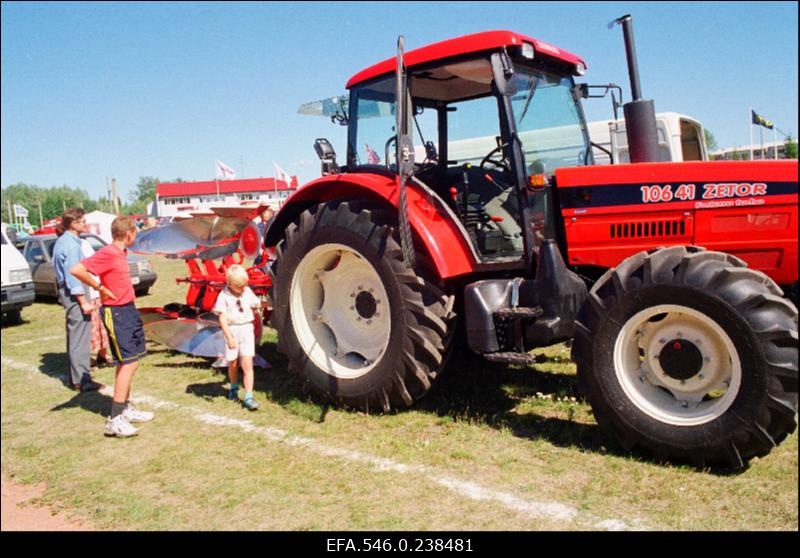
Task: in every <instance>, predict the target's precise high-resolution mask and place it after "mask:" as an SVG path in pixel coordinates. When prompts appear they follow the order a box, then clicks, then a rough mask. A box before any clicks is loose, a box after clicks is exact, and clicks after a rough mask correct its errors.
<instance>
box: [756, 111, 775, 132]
mask: <svg viewBox="0 0 800 558" xmlns="http://www.w3.org/2000/svg"><path fill="white" fill-rule="evenodd" d="M750 113H751V116H752V120H753V124H757V125H758V126H764V127H765V128H767V129H768V130H772V128H774V127H775V123H774V122H772V120H767V119H766V118H764V117H763V116H761V115H759V114H757V113H756V111H754V110H753V109H750Z"/></svg>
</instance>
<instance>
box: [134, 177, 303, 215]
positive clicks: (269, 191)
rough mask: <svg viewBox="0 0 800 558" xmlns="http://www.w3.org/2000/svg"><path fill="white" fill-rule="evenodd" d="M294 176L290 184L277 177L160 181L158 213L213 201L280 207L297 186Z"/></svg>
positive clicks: (200, 206)
mask: <svg viewBox="0 0 800 558" xmlns="http://www.w3.org/2000/svg"><path fill="white" fill-rule="evenodd" d="M291 179H292V180H291V184H287V183H286V182H285V181H280V180H275V179H274V178H243V179H240V180H201V181H198V182H159V183H158V185H157V186H156V204H157V206H158V207H157V209H158V216H159V217H174V216H175V215H176V214H178V213H181V212H188V211H199V210H203V209H206V208H208V207H209V206H211V205H227V204H241V203H266V204H269V205H270V207H272V208H273V209H276V210H277V209H278V208H279V207H281V206H282V205H283V203H284V201H286V199H287V198H288V197H289V196H290V195H291V194H292V193H294V191H295V190H296V189H297V177H296V176H292V177H291ZM150 213H151V214H152V213H153V212H152V211H151V212H150Z"/></svg>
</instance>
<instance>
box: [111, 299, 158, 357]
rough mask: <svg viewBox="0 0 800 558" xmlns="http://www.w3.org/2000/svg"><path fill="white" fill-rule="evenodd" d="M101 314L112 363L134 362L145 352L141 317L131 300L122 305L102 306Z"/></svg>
mask: <svg viewBox="0 0 800 558" xmlns="http://www.w3.org/2000/svg"><path fill="white" fill-rule="evenodd" d="M102 316H103V324H105V326H106V330H107V331H108V343H109V345H110V348H111V356H112V357H113V360H114V364H127V363H129V362H136V361H137V360H139V359H140V358H141V357H143V356H144V355H145V354H146V353H147V349H146V348H145V344H144V327H143V326H142V318H141V317H140V316H139V311H138V310H137V309H136V305H134V303H133V302H131V303H130V304H125V305H123V306H103V309H102Z"/></svg>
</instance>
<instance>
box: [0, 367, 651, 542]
mask: <svg viewBox="0 0 800 558" xmlns="http://www.w3.org/2000/svg"><path fill="white" fill-rule="evenodd" d="M2 364H3V366H11V367H13V368H17V369H20V370H25V371H27V372H34V373H39V372H40V370H39V368H37V367H35V366H32V365H30V364H25V363H19V362H16V361H14V360H11V359H8V358H5V357H3V358H2ZM101 393H103V394H104V395H109V396H111V395H113V388H111V387H106V388H104V389H103V390H101ZM131 399H132V400H133V401H134V402H135V403H137V404H139V403H144V404H146V405H148V406H150V407H152V408H154V409H164V410H170V411H178V412H189V413H191V414H192V415H193V417H194V418H195V419H196V420H199V421H200V422H203V423H205V424H209V425H212V426H220V427H225V428H238V429H239V430H241V431H243V432H247V433H250V434H255V435H260V436H263V437H265V438H267V439H269V440H271V441H274V442H279V443H282V444H286V445H289V446H292V447H298V448H305V449H308V450H310V451H313V452H314V453H317V454H319V455H323V456H325V457H335V458H338V459H343V460H345V461H350V462H353V463H361V464H366V465H369V466H371V467H373V468H374V469H376V470H377V471H381V472H393V473H398V474H403V475H405V474H416V475H420V476H423V477H425V478H427V479H428V480H429V481H431V482H433V483H434V484H437V485H439V486H442V487H444V488H446V489H448V490H450V491H451V492H454V493H456V494H458V495H459V496H463V497H465V498H469V499H471V500H476V501H488V502H495V503H497V504H500V505H501V506H503V507H505V508H507V509H509V510H512V511H515V512H518V513H521V514H523V515H526V516H529V517H533V518H539V519H548V520H557V521H566V522H573V521H580V522H581V523H582V524H588V525H589V526H590V527H593V528H595V529H602V530H608V531H627V530H644V529H646V528H645V527H643V526H642V525H641V524H640V523H639V521H636V522H635V525H629V524H628V523H626V522H624V521H621V520H619V519H600V518H597V517H595V516H593V515H591V514H589V513H584V512H580V511H578V510H577V509H576V508H574V507H572V506H569V505H567V504H562V503H560V502H540V501H537V500H528V499H525V498H522V497H519V496H516V495H514V494H511V493H508V492H503V491H499V490H495V489H493V488H489V487H486V486H482V485H480V484H478V483H476V482H473V481H465V480H462V479H458V478H455V477H452V476H449V475H446V474H442V473H441V472H439V471H437V470H435V469H433V468H431V467H428V466H427V465H409V464H406V463H400V462H397V461H394V460H393V459H387V458H385V457H378V456H375V455H371V454H368V453H364V452H361V451H358V450H351V449H345V448H338V447H335V446H329V445H326V444H324V443H321V442H319V441H317V440H314V439H313V438H306V437H303V436H295V435H292V434H291V433H289V432H287V431H285V430H281V429H280V428H275V427H266V426H257V425H255V424H253V423H252V422H251V421H249V420H242V419H235V418H231V417H226V416H223V415H218V414H215V413H209V412H208V411H205V410H202V409H198V408H195V407H189V406H185V405H180V404H178V403H173V402H171V401H163V400H160V399H156V398H154V397H151V396H149V395H138V396H132V397H131Z"/></svg>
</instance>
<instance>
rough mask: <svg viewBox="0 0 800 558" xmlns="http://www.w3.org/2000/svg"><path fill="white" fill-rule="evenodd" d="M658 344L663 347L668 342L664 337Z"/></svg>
mask: <svg viewBox="0 0 800 558" xmlns="http://www.w3.org/2000/svg"><path fill="white" fill-rule="evenodd" d="M658 342H659V343H661V344H662V345H663V344H664V343H666V342H667V340H666V339H664V338H663V337H662V338H661V339H659V340H658Z"/></svg>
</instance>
